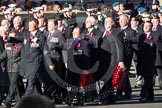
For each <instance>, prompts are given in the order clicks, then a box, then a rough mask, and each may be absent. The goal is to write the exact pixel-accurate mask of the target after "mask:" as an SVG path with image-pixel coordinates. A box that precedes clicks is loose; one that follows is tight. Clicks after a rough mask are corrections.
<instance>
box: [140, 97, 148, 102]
mask: <svg viewBox="0 0 162 108" xmlns="http://www.w3.org/2000/svg"><path fill="white" fill-rule="evenodd" d="M139 101H140V102H142V103H144V102H147V98H146V97H141V98H140V99H139Z"/></svg>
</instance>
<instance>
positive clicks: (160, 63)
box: [155, 25, 162, 68]
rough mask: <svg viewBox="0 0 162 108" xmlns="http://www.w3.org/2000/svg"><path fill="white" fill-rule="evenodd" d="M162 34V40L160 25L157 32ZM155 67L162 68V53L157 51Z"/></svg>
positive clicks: (161, 27)
mask: <svg viewBox="0 0 162 108" xmlns="http://www.w3.org/2000/svg"><path fill="white" fill-rule="evenodd" d="M155 32H157V33H159V34H160V37H161V38H162V26H161V25H158V26H157V30H156V31H155ZM155 66H157V67H160V68H162V52H161V51H159V49H157V51H156V62H155Z"/></svg>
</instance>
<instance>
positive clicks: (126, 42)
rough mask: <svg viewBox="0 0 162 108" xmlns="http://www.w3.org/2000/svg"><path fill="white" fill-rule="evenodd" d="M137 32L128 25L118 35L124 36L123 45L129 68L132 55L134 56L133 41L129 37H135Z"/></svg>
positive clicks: (125, 59) (125, 61) (128, 67)
mask: <svg viewBox="0 0 162 108" xmlns="http://www.w3.org/2000/svg"><path fill="white" fill-rule="evenodd" d="M119 31H121V29H120V28H119ZM135 36H136V32H135V31H134V30H133V29H132V28H131V27H129V26H128V27H127V28H126V29H125V30H123V31H121V32H120V33H119V35H118V37H120V38H122V42H123V46H124V53H123V54H124V64H125V66H126V68H127V69H128V70H129V69H130V66H131V62H132V57H133V48H132V45H131V44H132V43H131V42H130V40H129V39H128V37H135Z"/></svg>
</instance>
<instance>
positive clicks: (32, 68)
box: [9, 30, 46, 78]
mask: <svg viewBox="0 0 162 108" xmlns="http://www.w3.org/2000/svg"><path fill="white" fill-rule="evenodd" d="M35 37H37V44H38V45H39V46H38V47H31V39H30V32H25V33H24V36H22V37H20V38H19V39H15V38H10V40H9V42H23V44H24V56H23V57H22V58H21V65H20V75H22V76H24V75H25V77H26V78H35V75H36V73H38V72H39V71H40V70H41V68H42V65H43V50H44V45H45V40H46V38H45V36H44V35H43V34H42V33H41V32H40V31H39V30H37V32H36V34H35Z"/></svg>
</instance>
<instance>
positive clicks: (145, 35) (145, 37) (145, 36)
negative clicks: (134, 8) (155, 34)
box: [144, 33, 147, 42]
mask: <svg viewBox="0 0 162 108" xmlns="http://www.w3.org/2000/svg"><path fill="white" fill-rule="evenodd" d="M146 40H147V34H146V33H144V42H145V41H146Z"/></svg>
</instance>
